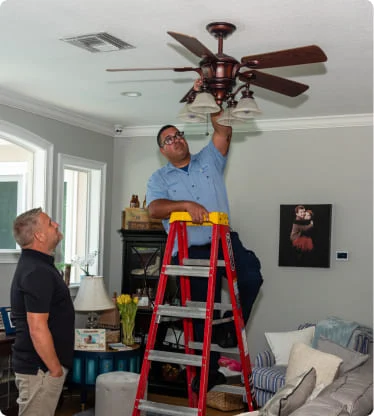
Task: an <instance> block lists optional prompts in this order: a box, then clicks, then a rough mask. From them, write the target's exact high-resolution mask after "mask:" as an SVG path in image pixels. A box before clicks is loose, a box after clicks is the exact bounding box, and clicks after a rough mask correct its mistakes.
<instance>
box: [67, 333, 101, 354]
mask: <svg viewBox="0 0 374 416" xmlns="http://www.w3.org/2000/svg"><path fill="white" fill-rule="evenodd" d="M74 349H75V350H81V351H105V349H106V344H105V329H76V330H75V337H74Z"/></svg>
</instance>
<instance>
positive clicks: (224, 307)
mask: <svg viewBox="0 0 374 416" xmlns="http://www.w3.org/2000/svg"><path fill="white" fill-rule="evenodd" d="M186 306H191V307H194V308H204V309H205V308H206V302H194V301H192V300H188V301H187V302H186ZM214 309H215V310H217V311H232V305H231V303H214ZM225 319H226V318H225ZM230 320H231V318H230ZM225 322H226V321H225Z"/></svg>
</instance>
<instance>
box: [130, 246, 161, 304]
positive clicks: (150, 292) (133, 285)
mask: <svg viewBox="0 0 374 416" xmlns="http://www.w3.org/2000/svg"><path fill="white" fill-rule="evenodd" d="M162 257H163V250H162V247H161V245H159V244H158V245H154V244H151V243H148V244H147V243H139V244H137V243H132V244H128V249H127V253H126V263H127V264H126V271H127V280H128V282H124V283H125V284H126V283H127V287H128V290H129V291H130V293H131V294H137V295H138V296H139V297H142V296H144V297H149V299H150V300H153V299H154V298H155V295H156V290H157V283H158V279H159V277H160V270H161V263H162ZM142 306H144V305H142Z"/></svg>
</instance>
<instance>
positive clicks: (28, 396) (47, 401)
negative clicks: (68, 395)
mask: <svg viewBox="0 0 374 416" xmlns="http://www.w3.org/2000/svg"><path fill="white" fill-rule="evenodd" d="M63 370H64V374H63V375H62V376H61V377H51V376H50V375H49V372H48V371H47V372H44V371H42V370H39V371H38V373H37V374H36V375H33V374H20V373H16V386H17V389H18V399H17V403H18V406H19V411H18V415H19V416H21V415H22V416H54V414H55V410H56V407H57V403H58V400H59V398H60V395H61V392H62V388H63V386H64V382H65V379H66V375H67V369H66V368H63Z"/></svg>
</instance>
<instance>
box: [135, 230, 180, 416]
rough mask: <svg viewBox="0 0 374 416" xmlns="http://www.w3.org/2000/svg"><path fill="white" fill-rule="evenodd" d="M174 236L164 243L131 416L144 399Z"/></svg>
mask: <svg viewBox="0 0 374 416" xmlns="http://www.w3.org/2000/svg"><path fill="white" fill-rule="evenodd" d="M175 234H176V231H175V229H173V230H170V237H171V238H168V239H167V241H166V247H165V255H164V260H163V264H162V268H161V273H160V278H159V281H158V288H157V292H156V297H155V302H154V308H153V312H152V318H151V323H150V327H149V332H148V339H147V344H146V348H145V352H144V357H143V363H142V368H141V371H140V377H139V385H138V390H137V393H136V397H135V403H134V410H133V413H132V414H133V416H137V415H138V413H139V412H138V406H139V400H141V399H143V398H144V395H145V390H146V387H147V381H146V380H147V379H148V374H149V370H150V367H151V362H150V360H149V359H148V356H149V353H150V351H152V350H153V349H154V346H155V342H156V334H157V329H158V323H159V317H158V313H157V310H158V305H162V304H163V298H164V294H165V289H166V283H167V275H166V274H165V268H166V266H165V264H169V263H170V261H171V253H172V248H173V245H174V240H175Z"/></svg>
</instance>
